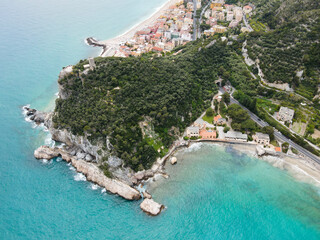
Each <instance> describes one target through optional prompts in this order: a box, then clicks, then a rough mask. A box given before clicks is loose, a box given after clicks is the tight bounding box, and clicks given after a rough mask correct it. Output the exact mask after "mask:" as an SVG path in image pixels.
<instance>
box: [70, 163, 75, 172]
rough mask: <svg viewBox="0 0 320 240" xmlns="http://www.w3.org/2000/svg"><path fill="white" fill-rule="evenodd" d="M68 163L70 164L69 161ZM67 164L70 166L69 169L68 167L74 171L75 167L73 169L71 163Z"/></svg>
mask: <svg viewBox="0 0 320 240" xmlns="http://www.w3.org/2000/svg"><path fill="white" fill-rule="evenodd" d="M69 164H70V163H69ZM69 164H68V165H69ZM69 166H70V167H69V169H70V170H71V171H76V169H75V168H74V167H73V166H72V165H71V164H70V165H69Z"/></svg>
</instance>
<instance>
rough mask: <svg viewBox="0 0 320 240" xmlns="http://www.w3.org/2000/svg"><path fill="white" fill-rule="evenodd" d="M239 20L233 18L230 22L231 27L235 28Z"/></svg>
mask: <svg viewBox="0 0 320 240" xmlns="http://www.w3.org/2000/svg"><path fill="white" fill-rule="evenodd" d="M238 24H239V22H238V21H237V20H232V21H231V22H230V24H229V28H234V27H236V26H238Z"/></svg>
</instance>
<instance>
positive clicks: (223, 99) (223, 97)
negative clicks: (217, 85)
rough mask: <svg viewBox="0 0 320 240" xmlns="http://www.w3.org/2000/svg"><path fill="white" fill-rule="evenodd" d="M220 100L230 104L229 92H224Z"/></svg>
mask: <svg viewBox="0 0 320 240" xmlns="http://www.w3.org/2000/svg"><path fill="white" fill-rule="evenodd" d="M222 101H224V102H225V103H226V104H227V105H229V104H230V94H229V93H227V92H225V93H224V94H223V95H222Z"/></svg>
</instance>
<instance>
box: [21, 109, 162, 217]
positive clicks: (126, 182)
mask: <svg viewBox="0 0 320 240" xmlns="http://www.w3.org/2000/svg"><path fill="white" fill-rule="evenodd" d="M23 110H24V111H25V115H26V116H27V117H28V118H29V119H30V120H31V121H33V122H35V123H36V124H37V125H40V124H43V125H44V126H45V127H46V128H47V129H48V130H49V132H50V133H51V135H52V140H54V141H57V142H61V143H64V145H63V146H61V147H49V146H46V145H44V146H40V147H39V148H38V149H36V150H35V151H34V156H35V158H37V159H47V160H50V159H52V158H56V157H61V158H62V159H63V160H65V161H66V162H69V163H71V164H72V166H73V167H74V168H75V169H76V170H77V171H78V172H80V173H82V174H84V175H85V176H86V178H87V180H88V181H91V182H93V183H95V184H97V185H99V186H100V187H102V188H105V189H106V190H107V191H108V192H110V193H113V194H117V195H118V196H120V197H122V198H124V199H126V200H139V199H141V197H143V198H144V200H147V199H148V201H143V202H142V203H141V205H140V207H141V209H142V210H143V211H144V212H146V213H148V214H150V215H152V216H156V215H158V214H159V213H160V212H161V211H162V210H163V208H164V206H163V205H161V204H159V203H157V202H155V201H154V200H153V199H152V196H151V194H149V193H148V192H147V191H143V192H139V191H138V190H137V189H136V187H137V186H138V185H139V184H141V183H142V182H143V181H144V180H147V179H149V178H152V177H154V175H155V174H156V173H157V174H164V172H163V171H162V170H161V166H159V165H157V167H156V168H155V169H156V171H153V170H151V169H150V170H144V171H140V172H137V173H135V172H133V171H132V170H131V169H129V168H125V167H123V161H122V160H121V159H120V158H117V157H115V156H112V155H111V154H110V152H108V153H103V154H104V155H106V154H107V156H108V161H107V164H108V166H109V170H110V172H111V173H112V175H113V176H114V177H113V178H109V177H107V176H106V175H105V174H104V172H103V170H101V169H100V167H99V166H101V165H103V163H101V156H99V154H98V151H99V149H100V146H95V145H92V144H91V143H90V142H89V141H88V140H87V139H86V138H85V137H77V136H74V135H72V134H71V133H69V132H68V131H66V130H59V129H55V128H53V126H52V116H53V113H44V112H40V111H38V110H36V109H32V108H29V107H24V109H23ZM107 145H110V143H108V142H107ZM109 148H112V146H109Z"/></svg>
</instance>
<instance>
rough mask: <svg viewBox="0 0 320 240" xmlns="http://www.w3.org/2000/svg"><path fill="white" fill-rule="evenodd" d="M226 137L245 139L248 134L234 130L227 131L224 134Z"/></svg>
mask: <svg viewBox="0 0 320 240" xmlns="http://www.w3.org/2000/svg"><path fill="white" fill-rule="evenodd" d="M225 137H226V138H239V139H247V138H248V136H247V134H243V133H241V132H236V131H228V132H227V133H226V134H225Z"/></svg>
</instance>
